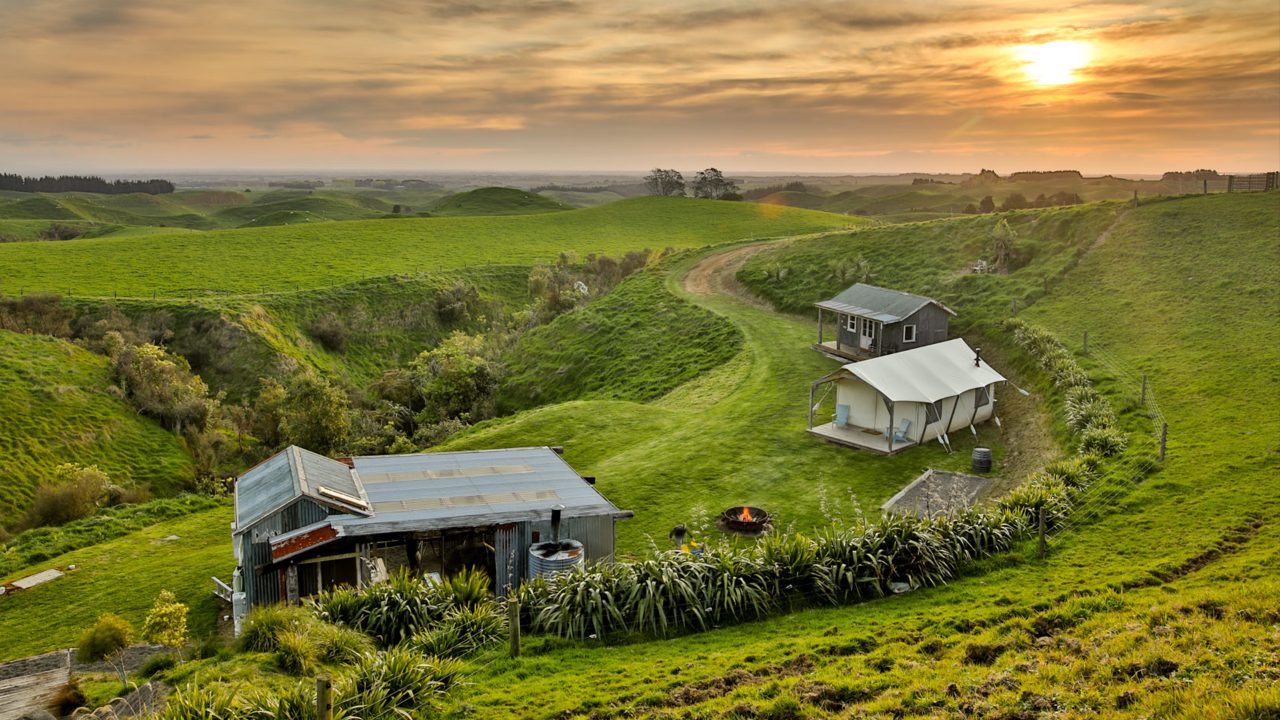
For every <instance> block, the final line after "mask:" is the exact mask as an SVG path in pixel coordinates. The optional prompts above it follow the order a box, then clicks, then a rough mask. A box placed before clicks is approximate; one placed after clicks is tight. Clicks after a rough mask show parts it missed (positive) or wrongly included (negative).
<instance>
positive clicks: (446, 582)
mask: <svg viewBox="0 0 1280 720" xmlns="http://www.w3.org/2000/svg"><path fill="white" fill-rule="evenodd" d="M491 584H492V583H491V581H490V580H489V574H488V573H486V572H485V571H483V570H481V569H479V568H463V570H462V572H460V573H456V574H454V575H450V576H449V577H446V578H444V579H443V580H441V581H440V590H441V591H442V592H443V593H444V595H445V596H446V598H447V599H448V601H449V602H450V603H451V604H453V605H454V606H457V607H475V606H476V605H479V604H480V603H482V602H484V601H485V600H488V599H489V586H490V585H491Z"/></svg>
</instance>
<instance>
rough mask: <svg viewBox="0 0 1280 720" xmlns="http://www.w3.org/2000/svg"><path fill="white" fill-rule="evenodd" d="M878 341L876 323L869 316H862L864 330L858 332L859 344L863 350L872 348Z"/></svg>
mask: <svg viewBox="0 0 1280 720" xmlns="http://www.w3.org/2000/svg"><path fill="white" fill-rule="evenodd" d="M875 341H876V324H875V323H874V322H872V321H871V320H869V319H867V318H862V332H860V333H858V345H859V346H860V347H861V348H862V349H863V350H870V349H871V346H872V345H874V344H875Z"/></svg>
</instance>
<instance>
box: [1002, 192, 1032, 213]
mask: <svg viewBox="0 0 1280 720" xmlns="http://www.w3.org/2000/svg"><path fill="white" fill-rule="evenodd" d="M1026 207H1028V203H1027V198H1026V197H1025V196H1024V195H1023V194H1022V193H1010V194H1009V197H1007V198H1005V199H1004V203H1003V204H1001V205H1000V209H1001V210H1022V209H1024V208H1026Z"/></svg>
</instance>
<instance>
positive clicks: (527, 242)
mask: <svg viewBox="0 0 1280 720" xmlns="http://www.w3.org/2000/svg"><path fill="white" fill-rule="evenodd" d="M848 222H849V221H848V220H847V219H846V218H843V217H840V216H836V215H830V214H825V213H814V212H808V211H803V210H792V209H787V208H776V207H769V206H762V205H756V204H751V203H731V202H716V201H709V200H691V199H678V198H638V199H634V200H627V201H624V202H617V203H612V204H610V205H605V206H601V207H598V208H588V209H585V210H574V211H567V212H558V213H546V214H542V215H533V216H505V217H456V218H399V219H386V220H363V221H351V222H343V223H332V224H330V223H324V224H302V225H291V226H285V227H269V228H252V229H242V230H224V231H213V232H208V233H200V234H186V235H181V236H149V237H138V238H101V239H93V240H84V241H76V242H70V243H56V244H46V243H41V244H39V245H38V246H37V245H34V244H30V243H5V244H3V245H0V268H4V270H3V271H2V273H0V282H2V283H3V286H4V287H5V288H7V289H8V290H7V291H8V292H13V291H15V290H21V291H25V292H62V293H70V294H73V295H75V296H90V297H92V296H97V297H104V296H105V297H111V296H112V295H113V294H118V295H119V296H121V297H138V298H146V297H150V296H152V294H153V293H154V294H157V295H160V296H183V295H189V294H210V293H225V294H246V293H261V292H270V291H289V290H300V289H304V288H315V287H326V286H331V285H341V284H346V283H350V282H353V281H356V280H359V279H362V278H367V277H374V276H385V275H394V274H400V273H408V274H412V273H422V272H440V271H444V270H453V269H457V268H462V267H468V266H476V265H485V264H506V265H513V264H514V265H532V264H535V263H539V262H546V261H549V260H553V259H555V257H556V256H557V255H559V254H560V253H561V252H572V253H577V254H578V255H585V254H586V253H589V252H595V253H603V254H612V255H618V254H622V253H624V252H626V251H628V250H637V249H641V248H645V247H649V248H652V249H654V250H660V249H662V248H664V247H674V248H686V247H701V246H705V245H713V244H717V243H721V242H726V241H729V240H737V239H741V238H745V237H750V236H753V235H754V236H758V237H768V236H778V235H789V234H795V233H801V232H810V231H814V230H824V229H830V228H837V227H841V226H842V225H846V224H848Z"/></svg>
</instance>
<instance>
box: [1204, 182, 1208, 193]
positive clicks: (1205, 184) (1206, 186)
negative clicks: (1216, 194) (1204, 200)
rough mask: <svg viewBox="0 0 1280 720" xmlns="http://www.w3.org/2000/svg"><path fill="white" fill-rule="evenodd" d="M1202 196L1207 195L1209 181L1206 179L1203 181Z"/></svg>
mask: <svg viewBox="0 0 1280 720" xmlns="http://www.w3.org/2000/svg"><path fill="white" fill-rule="evenodd" d="M1204 194H1205V195H1208V194H1209V179H1208V178H1205V180H1204Z"/></svg>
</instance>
